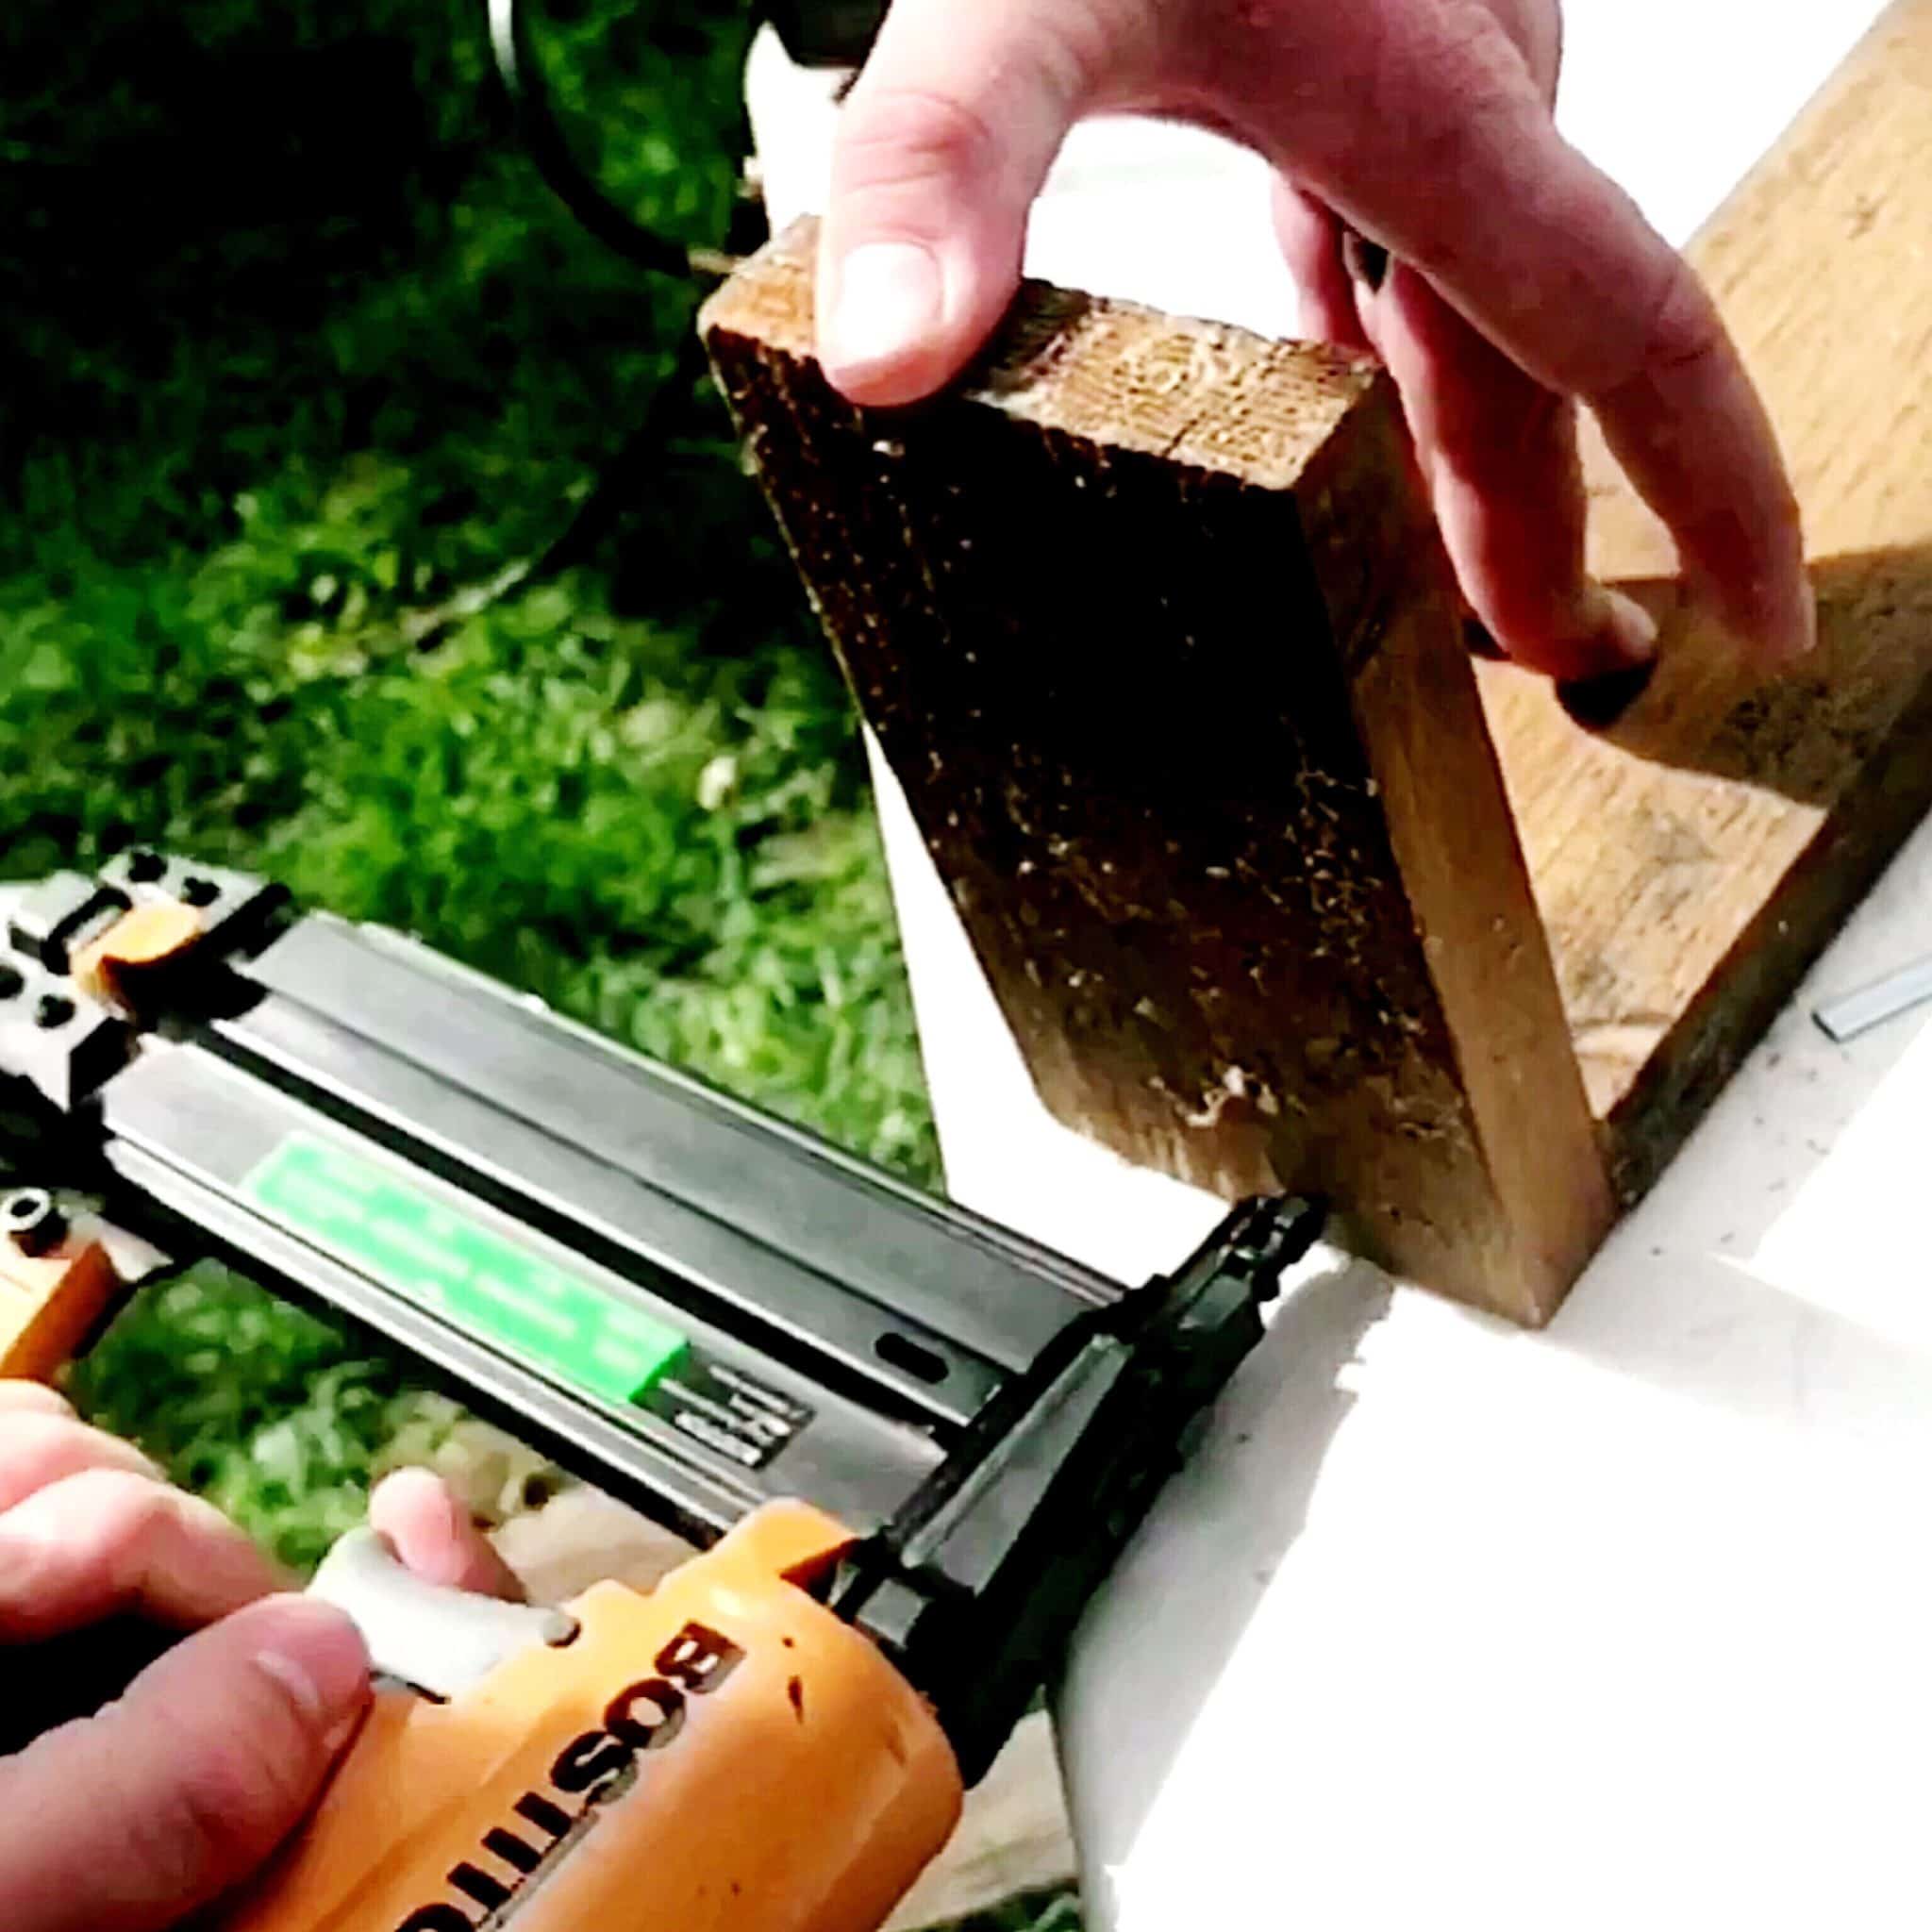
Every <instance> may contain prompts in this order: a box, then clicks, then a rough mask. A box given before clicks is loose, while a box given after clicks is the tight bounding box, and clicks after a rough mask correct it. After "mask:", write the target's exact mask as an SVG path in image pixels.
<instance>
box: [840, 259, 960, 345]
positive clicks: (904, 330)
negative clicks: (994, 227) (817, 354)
mask: <svg viewBox="0 0 1932 1932" xmlns="http://www.w3.org/2000/svg"><path fill="white" fill-rule="evenodd" d="M838 287H839V292H838V297H837V302H836V306H835V307H834V308H833V311H832V325H831V328H830V330H829V331H828V334H827V339H826V341H825V344H824V357H825V359H826V360H827V361H828V362H833V363H836V364H837V365H838V366H839V367H840V368H841V369H845V370H857V369H869V368H873V367H874V366H875V365H877V364H879V363H881V362H893V361H896V360H897V359H898V358H900V357H902V356H904V355H905V354H907V352H908V350H912V349H916V348H918V347H919V345H920V344H921V343H922V342H923V341H924V339H925V338H926V337H927V336H928V335H930V334H931V333H932V331H933V330H934V329H936V328H937V327H938V326H939V324H940V310H941V293H942V291H941V283H940V265H939V263H938V262H937V261H936V260H935V259H934V258H933V256H932V252H931V251H930V250H929V249H925V248H921V247H919V246H918V245H917V244H916V243H913V242H867V243H865V244H864V245H863V246H862V247H858V248H855V249H854V250H853V251H852V253H851V254H850V255H848V256H847V257H846V258H845V259H844V260H843V261H842V262H841V264H840V267H839V284H838Z"/></svg>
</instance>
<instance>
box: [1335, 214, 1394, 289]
mask: <svg viewBox="0 0 1932 1932" xmlns="http://www.w3.org/2000/svg"><path fill="white" fill-rule="evenodd" d="M1341 260H1342V265H1343V266H1344V267H1345V268H1346V269H1347V270H1348V272H1349V274H1350V275H1353V276H1354V277H1355V278H1356V280H1357V281H1358V282H1359V283H1360V284H1361V285H1362V287H1363V288H1365V289H1366V290H1367V291H1369V293H1370V294H1372V295H1373V294H1374V293H1375V292H1376V291H1378V290H1379V289H1380V288H1381V286H1382V284H1383V283H1384V282H1386V281H1387V280H1388V279H1389V251H1388V250H1387V249H1386V248H1384V247H1383V246H1382V244H1381V243H1380V242H1371V241H1370V240H1369V239H1368V238H1367V237H1366V236H1365V235H1357V233H1356V231H1355V230H1354V229H1353V228H1344V229H1343V230H1342V231H1341Z"/></svg>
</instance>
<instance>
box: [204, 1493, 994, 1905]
mask: <svg viewBox="0 0 1932 1932" xmlns="http://www.w3.org/2000/svg"><path fill="white" fill-rule="evenodd" d="M850 1541H851V1539H850V1537H849V1535H848V1534H847V1533H846V1532H845V1531H844V1530H843V1529H841V1527H840V1525H838V1524H835V1523H833V1522H831V1521H830V1520H829V1519H828V1518H826V1517H824V1516H822V1515H821V1514H819V1512H817V1511H816V1510H814V1509H812V1508H810V1507H808V1506H806V1505H803V1504H796V1503H774V1504H771V1505H768V1506H767V1507H764V1508H762V1509H760V1510H758V1512H757V1513H755V1514H754V1515H752V1516H750V1517H748V1518H747V1519H746V1520H745V1521H744V1522H743V1523H742V1524H740V1525H739V1527H738V1528H737V1529H736V1530H734V1531H733V1532H732V1533H731V1534H730V1535H728V1536H726V1537H725V1538H724V1541H721V1542H720V1543H719V1544H718V1545H717V1546H716V1547H715V1548H713V1549H712V1550H710V1551H709V1552H708V1553H707V1554H706V1555H704V1556H701V1557H693V1558H692V1559H691V1561H690V1562H688V1563H686V1564H685V1565H684V1566H683V1567H682V1568H681V1569H679V1570H677V1571H675V1572H674V1573H673V1574H671V1575H670V1576H669V1577H667V1578H666V1579H665V1580H664V1581H663V1582H662V1583H661V1584H660V1585H659V1586H658V1589H657V1590H656V1591H653V1592H652V1593H651V1594H649V1595H641V1594H640V1593H638V1592H637V1591H631V1590H628V1589H626V1588H625V1587H624V1586H622V1585H618V1584H602V1585H599V1586H597V1587H596V1588H594V1589H592V1590H591V1591H588V1592H587V1593H586V1594H585V1595H583V1596H582V1597H580V1598H578V1599H577V1600H576V1602H575V1603H574V1604H573V1605H571V1606H570V1607H569V1609H570V1617H571V1619H572V1620H574V1622H575V1634H574V1635H573V1636H572V1637H571V1638H570V1641H567V1642H563V1643H561V1644H544V1643H541V1642H538V1643H535V1644H533V1645H530V1646H528V1647H525V1648H524V1649H522V1650H520V1651H519V1652H517V1653H516V1654H515V1655H513V1656H511V1657H508V1658H507V1659H506V1660H505V1661H503V1662H502V1663H500V1664H498V1665H497V1666H496V1667H495V1668H494V1669H493V1670H492V1671H491V1672H490V1674H488V1675H487V1676H485V1677H484V1678H483V1679H482V1680H481V1681H480V1682H479V1683H477V1684H476V1685H475V1688H474V1689H472V1690H470V1691H466V1692H464V1693H462V1694H460V1695H458V1696H456V1697H454V1698H452V1699H450V1700H449V1701H448V1702H444V1703H438V1702H434V1701H431V1700H429V1699H427V1698H425V1697H423V1696H420V1695H418V1694H417V1693H415V1692H414V1691H406V1690H401V1689H394V1690H384V1691H380V1692H379V1693H378V1696H377V1699H376V1703H375V1708H374V1710H373V1711H372V1712H371V1715H370V1717H369V1720H368V1723H367V1724H366V1725H365V1727H364V1729H363V1731H362V1733H361V1734H360V1735H359V1736H358V1739H357V1740H356V1742H355V1743H354V1744H353V1745H352V1746H351V1748H350V1750H349V1752H348V1755H347V1757H346V1758H345V1760H344V1761H343V1763H342V1765H341V1768H340V1770H339V1771H338V1773H337V1774H336V1777H335V1779H334V1781H333V1783H332V1784H331V1785H330V1787H329V1789H328V1791H327V1793H326V1795H325V1798H324V1800H323V1803H322V1806H321V1807H320V1809H319V1810H318V1812H317V1813H316V1815H315V1817H314V1819H313V1821H312V1823H311V1824H310V1826H309V1827H308V1830H307V1831H306V1832H305V1833H304V1835H303V1836H302V1837H301V1839H300V1840H298V1841H297V1842H295V1843H294V1844H293V1845H291V1847H290V1848H289V1850H288V1851H287V1852H286V1853H285V1855H284V1856H283V1857H281V1859H280V1860H279V1861H278V1862H277V1863H276V1864H275V1865H274V1866H273V1867H272V1868H271V1869H270V1870H269V1871H268V1872H267V1873H266V1874H264V1875H263V1877H262V1878H261V1879H260V1880H259V1881H258V1883H257V1885H256V1886H255V1887H254V1888H253V1889H252V1890H251V1891H250V1892H249V1893H248V1894H247V1895H246V1896H245V1897H243V1898H242V1899H241V1900H240V1901H238V1902H237V1904H236V1905H235V1906H234V1907H232V1908H231V1910H230V1912H229V1913H228V1914H227V1915H226V1916H225V1918H223V1919H222V1920H220V1921H219V1922H218V1923H219V1924H221V1926H222V1932H497V1928H499V1927H504V1928H508V1932H646V1928H650V1932H667V1928H675V1932H713V1928H717V1932H724V1928H726V1927H729V1928H732V1932H871V1928H873V1927H875V1926H877V1925H879V1924H882V1923H883V1922H884V1920H885V1919H886V1918H887V1917H888V1916H889V1914H890V1913H891V1909H892V1907H893V1906H894V1905H895V1904H896V1903H897V1901H898V1900H899V1899H900V1898H901V1897H902V1896H903V1895H904V1894H905V1892H906V1891H907V1890H908V1889H909V1888H910V1886H911V1885H912V1883H913V1881H914V1879H915V1878H917V1876H918V1875H919V1874H920V1872H921V1871H922V1870H923V1869H924V1866H925V1864H926V1863H927V1862H928V1861H929V1860H930V1859H931V1858H932V1857H933V1856H934V1854H935V1853H937V1852H938V1851H939V1849H940V1848H941V1845H943V1844H944V1842H945V1840H946V1839H947V1838H948V1837H949V1836H950V1834H951V1832H952V1829H953V1826H954V1824H955V1823H956V1822H957V1820H958V1812H959V1806H960V1799H961V1791H960V1780H959V1774H958V1768H957V1766H956V1764H955V1762H954V1757H953V1753H952V1750H951V1747H950V1746H949V1745H948V1743H947V1741H946V1739H945V1737H944V1735H943V1733H942V1732H941V1729H940V1727H939V1725H938V1724H937V1723H936V1722H935V1721H934V1719H933V1717H932V1714H931V1713H930V1711H929V1710H928V1709H927V1708H926V1707H925V1705H924V1702H923V1701H922V1700H921V1698H920V1697H919V1696H918V1695H917V1693H916V1692H914V1691H912V1690H911V1688H910V1687H909V1686H908V1684H907V1683H906V1682H905V1680H904V1679H903V1678H902V1677H901V1676H900V1675H899V1674H897V1673H896V1672H895V1671H894V1670H893V1669H892V1668H891V1665H890V1664H888V1663H887V1661H886V1660H885V1658H884V1657H882V1656H881V1655H880V1653H879V1652H878V1651H877V1650H876V1649H875V1648H874V1646H873V1645H872V1644H871V1643H870V1642H869V1641H867V1640H866V1639H865V1638H864V1637H862V1636H860V1635H859V1634H858V1632H857V1631H856V1630H854V1629H853V1628H851V1626H850V1625H848V1624H844V1623H842V1622H841V1620H840V1619H839V1618H838V1617H836V1616H834V1615H833V1614H832V1613H831V1612H830V1611H829V1610H827V1609H825V1608H824V1607H822V1606H821V1605H820V1604H819V1603H818V1602H817V1601H815V1600H814V1598H813V1597H812V1596H811V1595H810V1594H809V1592H808V1586H809V1584H810V1583H811V1581H812V1580H813V1578H814V1577H815V1576H817V1575H819V1574H824V1572H825V1571H826V1570H827V1568H828V1567H829V1565H830V1564H831V1563H832V1562H833V1561H835V1560H836V1558H837V1557H838V1556H839V1555H840V1553H841V1550H842V1549H843V1548H844V1547H845V1546H846V1545H847V1544H848V1543H849V1542H850ZM460 1611H461V1607H460V1605H453V1606H452V1614H453V1615H459V1614H460Z"/></svg>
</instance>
